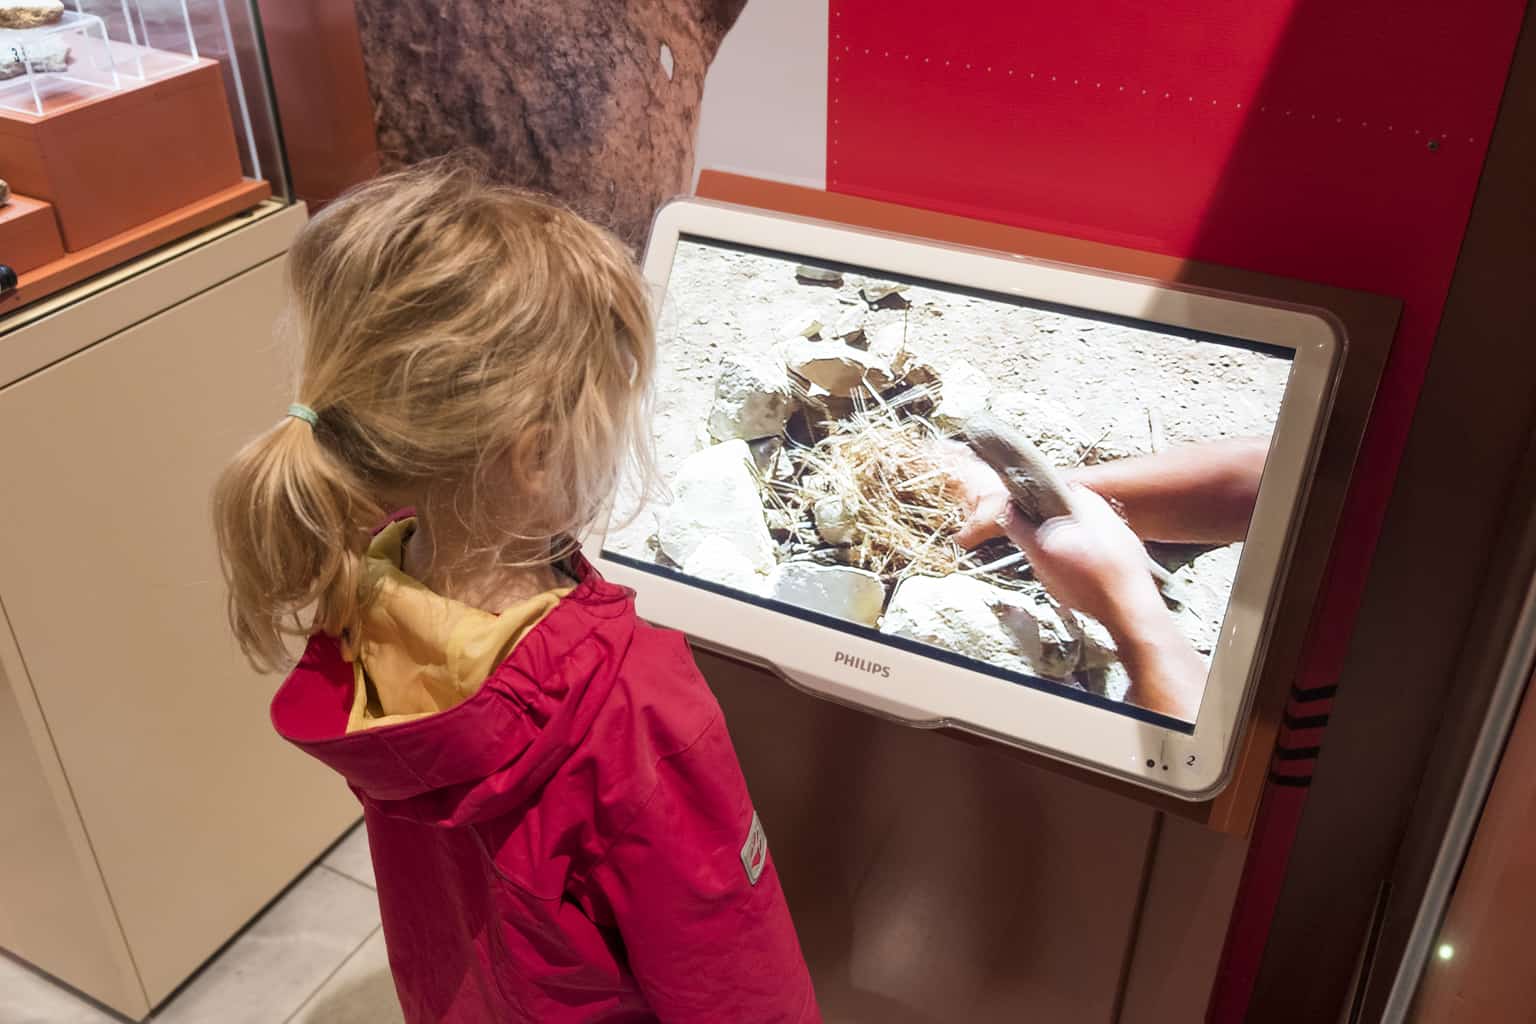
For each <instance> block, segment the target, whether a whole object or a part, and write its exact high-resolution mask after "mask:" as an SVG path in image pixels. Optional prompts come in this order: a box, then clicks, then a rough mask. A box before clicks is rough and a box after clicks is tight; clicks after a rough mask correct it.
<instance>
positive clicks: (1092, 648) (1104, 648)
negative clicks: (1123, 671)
mask: <svg viewBox="0 0 1536 1024" xmlns="http://www.w3.org/2000/svg"><path fill="white" fill-rule="evenodd" d="M1067 624H1068V625H1069V626H1071V627H1073V628H1074V629H1075V630H1076V632H1077V634H1078V635H1079V636H1081V637H1082V640H1083V656H1082V661H1081V666H1082V667H1083V668H1084V669H1088V670H1092V669H1099V668H1107V667H1109V666H1110V665H1118V664H1120V650H1119V648H1117V647H1116V646H1115V638H1114V637H1112V636H1110V635H1109V629H1108V628H1106V627H1105V625H1104V623H1102V622H1100V621H1099V620H1098V619H1095V618H1093V617H1092V616H1091V615H1073V616H1072V617H1071V618H1070V619H1069V620H1068V623H1067Z"/></svg>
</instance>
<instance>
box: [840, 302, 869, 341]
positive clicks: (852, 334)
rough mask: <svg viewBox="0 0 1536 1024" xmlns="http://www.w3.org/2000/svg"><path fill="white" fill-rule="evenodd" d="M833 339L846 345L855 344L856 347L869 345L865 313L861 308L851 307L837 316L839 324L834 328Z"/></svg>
mask: <svg viewBox="0 0 1536 1024" xmlns="http://www.w3.org/2000/svg"><path fill="white" fill-rule="evenodd" d="M832 339H833V340H834V341H841V342H842V343H843V344H845V345H853V346H854V347H856V348H865V347H867V341H866V338H865V334H864V313H863V311H861V310H857V309H850V310H848V311H847V312H846V313H844V314H843V315H842V316H840V317H838V318H837V324H836V325H835V326H833V328H832Z"/></svg>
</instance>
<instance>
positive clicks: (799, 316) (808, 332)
mask: <svg viewBox="0 0 1536 1024" xmlns="http://www.w3.org/2000/svg"><path fill="white" fill-rule="evenodd" d="M821 327H822V324H821V321H820V320H818V319H816V316H815V314H813V313H796V314H795V315H794V316H792V317H790V318H789V319H788V320H786V321H784V330H783V336H784V337H785V338H788V339H789V341H790V343H791V344H793V343H794V342H795V341H796V340H797V339H799V338H814V337H816V336H817V335H818V334H820V333H821Z"/></svg>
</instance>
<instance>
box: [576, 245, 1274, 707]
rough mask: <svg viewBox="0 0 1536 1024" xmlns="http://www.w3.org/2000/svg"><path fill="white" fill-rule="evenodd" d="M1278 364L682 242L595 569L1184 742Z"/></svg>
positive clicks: (992, 296) (1233, 344)
mask: <svg viewBox="0 0 1536 1024" xmlns="http://www.w3.org/2000/svg"><path fill="white" fill-rule="evenodd" d="M1291 365H1292V352H1291V350H1290V349H1286V348H1281V347H1277V346H1274V347H1272V346H1267V345H1262V344H1259V343H1255V342H1250V341H1244V340H1238V339H1235V338H1228V337H1223V336H1219V335H1213V334H1207V333H1202V332H1198V331H1192V330H1186V329H1182V328H1173V327H1169V326H1166V325H1162V324H1157V323H1152V322H1147V321H1141V320H1134V319H1129V318H1125V317H1117V316H1110V315H1106V314H1102V313H1097V312H1091V311H1087V310H1083V309H1075V308H1069V307H1065V306H1058V305H1052V304H1047V303H1041V302H1037V301H1031V300H1025V299H1021V298H1018V297H1016V296H1010V295H1005V294H997V293H990V292H983V291H978V290H972V289H965V288H960V287H956V286H953V285H948V284H940V283H937V282H933V281H926V280H923V279H920V278H913V277H904V276H897V275H892V274H889V273H882V272H881V271H879V270H878V269H873V268H861V267H857V266H851V265H846V264H839V263H834V262H827V261H810V260H806V259H804V258H801V257H797V256H793V255H788V254H783V253H777V252H772V251H768V250H763V249H758V248H754V247H749V246H742V245H736V244H726V243H722V242H719V241H714V240H709V239H704V238H699V237H694V236H689V235H684V236H683V237H682V238H681V239H680V240H679V242H678V245H677V249H676V256H675V260H674V263H673V266H672V268H671V273H670V275H669V278H668V284H667V289H666V293H665V296H664V298H663V300H662V303H661V307H660V312H659V316H658V322H657V367H656V375H655V379H656V388H655V397H654V403H655V409H654V419H653V424H654V429H653V435H654V436H653V441H654V451H655V458H656V467H655V468H656V470H657V477H658V481H657V483H658V486H656V487H654V488H652V490H651V491H650V492H648V493H646V494H645V495H644V496H643V497H642V496H641V492H640V490H639V489H638V486H637V485H636V483H635V482H634V481H631V482H630V484H629V486H627V487H626V489H625V494H624V495H623V496H622V497H621V499H620V501H619V504H618V507H617V509H616V514H615V517H614V520H613V523H612V524H611V526H610V528H609V531H608V533H607V535H606V537H605V539H604V542H603V556H604V557H605V558H607V559H611V560H614V561H617V562H619V563H622V564H624V565H627V566H630V567H632V568H635V569H640V570H643V571H645V572H648V573H655V574H660V575H665V576H668V577H671V578H674V579H678V580H681V581H684V582H686V583H689V584H692V585H694V586H697V587H700V588H702V589H705V590H709V591H712V592H715V593H724V594H727V595H729V596H731V597H735V598H739V599H741V600H745V601H748V602H751V603H753V604H757V605H760V606H765V607H769V608H772V609H774V610H775V611H778V612H781V613H783V614H785V615H791V616H796V617H799V618H803V619H811V620H813V621H816V622H819V623H821V624H824V625H832V626H834V627H835V628H838V629H841V630H846V631H848V632H852V633H857V634H859V635H862V636H864V637H867V638H870V639H875V640H878V641H879V642H880V643H883V644H888V645H892V646H895V647H900V648H902V649H905V650H908V651H918V652H920V653H923V654H925V655H927V656H930V657H933V658H936V659H939V660H941V661H945V662H949V663H954V664H962V665H964V666H965V667H967V668H972V669H976V670H978V671H981V672H984V673H987V674H989V675H992V676H994V677H997V678H999V679H1002V680H1007V681H1009V682H1012V683H1015V684H1018V685H1022V686H1029V687H1033V688H1036V689H1043V690H1046V691H1048V692H1051V693H1056V694H1059V695H1060V696H1062V697H1063V698H1066V699H1071V700H1076V701H1081V702H1085V703H1088V704H1092V705H1096V706H1100V707H1103V708H1105V709H1108V710H1111V711H1115V712H1120V713H1123V714H1127V715H1130V716H1132V717H1135V718H1139V719H1142V720H1146V721H1152V722H1155V723H1157V724H1159V725H1162V726H1165V727H1167V728H1171V729H1174V730H1177V731H1182V732H1192V731H1193V727H1194V723H1195V720H1196V718H1197V716H1198V712H1199V705H1200V700H1201V698H1202V696H1203V694H1204V689H1205V683H1206V675H1205V673H1206V671H1207V669H1208V666H1209V662H1210V658H1211V655H1212V652H1213V650H1214V649H1215V648H1216V646H1217V642H1218V637H1219V635H1220V633H1221V629H1222V623H1223V619H1224V618H1225V616H1226V614H1227V610H1228V605H1229V601H1230V598H1231V594H1232V590H1233V582H1234V577H1235V574H1236V572H1237V566H1238V562H1239V560H1240V558H1241V557H1242V548H1243V539H1244V534H1245V532H1246V530H1247V527H1248V517H1249V515H1250V514H1251V513H1252V510H1253V502H1254V498H1255V496H1256V494H1257V490H1258V484H1259V477H1260V474H1261V473H1262V469H1263V465H1264V460H1265V457H1266V454H1267V452H1268V451H1269V448H1270V441H1271V435H1272V433H1273V431H1274V429H1275V424H1276V421H1277V416H1278V414H1279V412H1280V408H1281V404H1282V399H1283V398H1284V396H1285V391H1286V385H1287V381H1288V379H1289V375H1290V371H1291ZM1040 461H1043V462H1044V463H1045V464H1047V466H1048V468H1047V469H1046V470H1045V471H1044V473H1043V476H1042V473H1041V472H1039V471H1038V463H1039V462H1040ZM1031 467H1035V469H1034V470H1031ZM1063 496H1064V500H1065V501H1066V503H1067V504H1066V506H1065V508H1063V507H1056V506H1055V505H1053V502H1054V500H1055V499H1056V498H1061V497H1063ZM1063 511H1066V512H1068V513H1069V514H1070V518H1066V519H1063V518H1058V516H1059V515H1060V514H1061V513H1062V512H1063ZM1041 523H1043V524H1044V525H1043V527H1042V526H1041V525H1040V524H1041ZM1037 563H1038V564H1037Z"/></svg>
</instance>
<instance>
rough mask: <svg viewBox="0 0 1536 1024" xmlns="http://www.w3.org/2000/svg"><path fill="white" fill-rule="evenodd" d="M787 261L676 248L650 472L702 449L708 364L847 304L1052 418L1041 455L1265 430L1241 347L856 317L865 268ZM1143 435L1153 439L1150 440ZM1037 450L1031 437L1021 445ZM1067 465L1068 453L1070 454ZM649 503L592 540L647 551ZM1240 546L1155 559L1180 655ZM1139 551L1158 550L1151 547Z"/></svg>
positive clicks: (1268, 384) (996, 394)
mask: <svg viewBox="0 0 1536 1024" xmlns="http://www.w3.org/2000/svg"><path fill="white" fill-rule="evenodd" d="M795 266H796V264H795V263H794V262H793V261H784V260H780V259H777V258H772V257H765V256H760V255H757V254H751V253H742V252H736V251H733V250H726V249H719V248H715V247H707V246H702V245H698V244H693V243H683V244H682V245H680V246H679V249H678V254H677V258H676V261H675V263H674V266H673V269H672V274H671V278H670V282H669V285H668V293H667V301H666V303H665V305H664V307H663V310H662V313H661V316H660V318H659V322H658V329H657V339H658V348H659V352H658V365H657V373H656V382H657V387H656V397H655V419H654V430H653V435H654V437H655V441H656V450H657V463H658V469H659V471H660V474H661V477H662V479H663V480H668V479H670V478H671V476H672V474H673V473H674V472H675V471H676V468H677V466H678V464H679V463H680V462H681V461H682V460H683V459H685V458H687V457H688V456H689V455H691V454H693V453H694V452H696V451H699V450H701V449H703V448H706V447H708V446H709V445H710V444H712V443H713V442H712V440H711V439H710V437H709V434H708V430H707V427H706V421H707V419H708V416H709V412H710V408H711V405H712V402H713V398H714V391H715V382H716V379H717V377H718V376H719V368H720V363H721V359H722V357H723V356H724V355H725V354H726V353H727V352H731V351H734V350H739V349H742V348H756V349H758V350H759V351H771V350H772V349H773V348H774V346H776V345H777V344H779V343H780V342H782V341H783V340H784V339H785V337H786V336H787V335H788V334H789V333H790V332H792V331H793V330H794V329H795V328H794V327H793V326H790V325H793V324H795V323H798V322H800V321H803V320H805V319H806V318H808V317H813V318H815V319H817V320H820V321H821V322H822V323H824V324H827V325H828V326H829V327H830V326H831V325H832V324H835V323H837V322H838V321H839V320H841V319H842V318H844V317H845V316H846V315H847V314H848V313H849V311H850V310H859V311H861V312H863V317H864V320H863V322H864V325H865V330H866V331H867V332H869V333H871V334H873V332H874V331H875V330H877V329H878V328H879V327H881V326H883V325H885V324H888V323H892V322H902V321H905V323H906V338H907V346H908V348H909V350H910V351H911V352H912V353H913V354H914V355H915V356H916V357H917V358H918V359H922V360H928V361H933V362H938V363H942V362H946V361H952V360H956V359H959V360H963V361H965V362H968V363H970V364H971V365H973V366H974V367H976V369H978V370H980V371H981V372H982V373H983V374H985V375H986V377H987V378H988V379H989V380H990V382H991V391H992V408H993V410H994V411H996V412H999V413H1000V414H1001V415H1004V416H1005V418H1006V412H1007V408H1008V406H1009V399H1010V397H1011V396H1023V399H1024V400H1027V401H1033V402H1036V403H1045V404H1047V405H1048V407H1050V408H1052V409H1059V410H1060V413H1061V428H1060V434H1061V436H1060V437H1049V438H1045V439H1043V441H1044V445H1043V446H1044V447H1046V448H1047V451H1048V454H1052V455H1053V457H1054V458H1056V460H1057V461H1058V462H1061V463H1063V464H1066V465H1071V464H1072V462H1073V461H1074V460H1073V457H1072V454H1071V453H1072V452H1073V451H1079V452H1081V451H1086V450H1088V449H1090V448H1091V449H1092V454H1091V455H1090V456H1089V458H1090V459H1094V460H1098V461H1107V460H1109V459H1114V458H1124V457H1127V456H1132V455H1138V454H1147V453H1150V452H1152V451H1154V450H1156V449H1155V446H1154V445H1155V442H1156V443H1158V444H1161V446H1162V447H1163V448H1169V447H1173V446H1177V445H1182V444H1187V443H1191V442H1198V441H1209V440H1215V439H1219V438H1226V437H1252V436H1266V437H1267V436H1269V434H1270V433H1271V432H1272V431H1273V429H1274V425H1275V416H1276V413H1277V412H1278V410H1279V406H1280V400H1281V397H1282V395H1283V393H1284V389H1285V383H1286V378H1287V375H1288V373H1289V369H1290V364H1289V363H1288V362H1287V361H1286V360H1283V359H1280V358H1277V357H1274V356H1270V355H1266V354H1264V353H1259V352H1253V351H1249V350H1246V349H1242V348H1238V347H1234V346H1226V345H1220V344H1213V343H1209V342H1198V341H1193V340H1189V339H1185V338H1179V337H1171V336H1168V335H1163V334H1158V333H1156V332H1153V331H1146V330H1141V329H1138V328H1135V327H1130V326H1124V325H1119V324H1110V323H1103V322H1098V321H1093V320H1087V319H1080V318H1076V317H1071V316H1067V315H1063V314H1061V313H1056V312H1046V311H1041V310H1035V309H1030V308H1025V307H1020V306H1011V305H1006V304H1003V303H999V302H994V301H989V300H986V299H980V298H973V297H970V296H965V295H956V294H954V293H951V292H945V291H941V290H938V289H934V288H926V287H918V286H912V287H910V288H909V289H908V290H907V291H906V292H905V293H904V294H905V297H906V298H907V299H908V300H909V302H910V306H909V307H908V308H907V309H904V310H901V309H874V310H870V309H868V307H867V306H866V305H865V304H864V303H863V301H862V300H861V299H860V298H859V297H858V289H859V288H860V287H861V286H863V285H864V284H881V283H887V282H886V279H884V278H881V277H878V276H869V277H865V276H861V275H859V274H845V281H844V285H843V286H842V287H841V288H837V289H833V288H825V287H815V286H810V285H805V284H800V283H797V281H796V279H795V274H794V269H795ZM1154 435H1157V436H1156V438H1155V436H1154ZM1035 440H1036V441H1037V443H1041V441H1042V439H1041V438H1038V437H1037V438H1035ZM1078 457H1079V458H1081V455H1079V456H1078ZM663 504H664V501H663V502H657V503H653V505H652V506H651V507H649V508H647V509H646V510H645V511H644V512H642V513H641V515H640V516H639V517H638V518H636V519H635V520H634V521H633V522H632V523H630V524H629V525H628V526H625V527H622V528H620V529H617V530H616V531H614V532H611V533H610V534H609V535H608V538H607V544H606V546H607V547H608V548H609V549H611V550H614V551H616V552H619V553H621V554H625V555H628V556H630V557H632V558H638V559H645V560H653V559H654V558H655V549H654V547H653V546H652V545H651V544H650V542H649V540H650V538H651V537H652V536H653V535H654V534H655V532H656V526H657V517H658V514H659V512H660V509H661V507H662V506H663ZM1240 549H1241V545H1240V544H1232V545H1227V546H1225V547H1218V548H1215V549H1212V550H1209V551H1206V552H1205V553H1203V554H1200V555H1198V557H1195V558H1194V560H1193V561H1189V562H1183V559H1182V558H1179V557H1176V556H1177V555H1178V553H1177V552H1173V551H1168V552H1163V553H1162V554H1165V555H1167V556H1169V557H1168V558H1167V564H1169V565H1170V568H1172V567H1174V566H1179V565H1181V563H1182V565H1181V567H1179V568H1178V569H1177V572H1176V573H1175V578H1176V579H1177V580H1178V581H1179V582H1180V584H1181V585H1182V587H1181V589H1182V591H1183V592H1184V594H1185V595H1186V597H1187V599H1188V605H1187V607H1185V608H1184V609H1182V610H1181V611H1179V612H1177V613H1176V615H1177V617H1178V619H1179V621H1180V624H1181V626H1182V628H1183V629H1184V631H1185V633H1186V635H1188V636H1189V638H1190V640H1191V641H1192V642H1193V643H1194V644H1195V646H1196V648H1197V649H1199V650H1200V651H1201V652H1202V653H1204V654H1207V655H1208V654H1209V652H1210V651H1211V649H1212V646H1213V645H1214V643H1215V640H1216V637H1217V634H1218V631H1219V629H1220V625H1221V620H1222V618H1223V616H1224V614H1225V611H1226V606H1227V601H1228V597H1229V595H1230V594H1231V591H1232V582H1233V577H1234V574H1235V572H1236V569H1237V563H1238V557H1239V554H1240ZM1154 554H1155V555H1157V554H1159V552H1158V551H1157V550H1156V549H1154Z"/></svg>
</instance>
